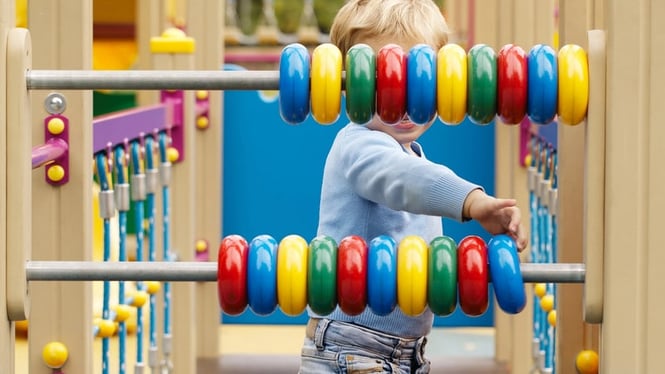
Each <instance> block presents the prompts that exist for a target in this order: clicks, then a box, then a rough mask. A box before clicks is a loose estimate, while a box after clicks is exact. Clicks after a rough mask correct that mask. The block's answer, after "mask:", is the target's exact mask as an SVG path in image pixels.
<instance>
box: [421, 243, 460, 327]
mask: <svg viewBox="0 0 665 374" xmlns="http://www.w3.org/2000/svg"><path fill="white" fill-rule="evenodd" d="M429 251H430V253H429V255H430V257H429V279H428V283H429V287H428V291H427V292H428V295H427V296H428V303H429V308H430V310H431V311H432V313H434V314H436V315H438V316H447V315H449V314H451V313H452V312H454V311H455V308H456V307H457V244H456V243H455V241H454V240H453V239H451V238H450V237H447V236H439V237H436V238H434V239H433V240H432V242H431V243H430V246H429Z"/></svg>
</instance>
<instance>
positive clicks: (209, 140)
mask: <svg viewBox="0 0 665 374" xmlns="http://www.w3.org/2000/svg"><path fill="white" fill-rule="evenodd" d="M187 5H188V9H187V22H186V24H187V31H188V32H189V35H190V36H191V37H193V38H194V40H196V43H197V46H198V48H197V49H196V51H195V56H196V58H195V64H196V65H195V66H196V69H198V70H217V69H221V68H222V67H221V66H222V62H223V48H224V41H223V39H222V36H223V31H224V17H223V6H224V5H223V2H220V1H216V0H206V1H204V2H203V4H202V3H200V2H196V3H195V2H192V1H189V2H187ZM207 95H208V103H209V111H208V114H207V117H208V127H207V128H205V129H199V130H198V131H196V134H195V137H196V140H195V142H196V146H195V147H194V149H195V151H196V168H197V169H196V196H199V198H198V199H197V200H196V238H197V240H203V241H205V242H206V243H207V244H208V249H207V251H208V255H209V260H210V261H217V247H218V243H219V241H220V239H221V235H222V185H223V183H222V175H223V174H222V165H223V162H222V144H223V143H222V136H223V123H222V95H223V93H222V92H220V91H210V92H208V93H207ZM201 197H204V198H201ZM196 302H197V304H196V306H197V308H198V309H197V316H196V326H197V333H196V337H197V345H196V346H197V357H217V356H219V328H213V326H215V327H219V325H220V323H221V322H220V320H221V318H220V316H221V312H220V308H219V303H218V301H217V286H216V285H215V284H214V283H200V284H197V285H196Z"/></svg>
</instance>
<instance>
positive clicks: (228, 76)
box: [26, 70, 279, 90]
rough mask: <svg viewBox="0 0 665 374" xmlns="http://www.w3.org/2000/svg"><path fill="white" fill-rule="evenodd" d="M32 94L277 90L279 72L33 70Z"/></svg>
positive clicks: (29, 73)
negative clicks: (112, 91) (52, 92)
mask: <svg viewBox="0 0 665 374" xmlns="http://www.w3.org/2000/svg"><path fill="white" fill-rule="evenodd" d="M26 84H27V87H28V89H29V90H176V89H178V90H277V89H279V71H251V70H244V71H223V70H207V71H206V70H191V71H190V70H169V71H157V70H131V71H127V70H30V71H27V72H26Z"/></svg>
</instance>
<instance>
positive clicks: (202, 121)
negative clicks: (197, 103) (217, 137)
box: [196, 116, 210, 130]
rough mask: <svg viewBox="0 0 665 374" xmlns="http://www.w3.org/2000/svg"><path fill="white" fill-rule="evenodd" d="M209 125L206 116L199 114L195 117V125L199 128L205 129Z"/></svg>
mask: <svg viewBox="0 0 665 374" xmlns="http://www.w3.org/2000/svg"><path fill="white" fill-rule="evenodd" d="M209 125H210V119H208V117H207V116H200V117H199V118H197V119H196V127H198V128H199V129H201V130H203V129H207V128H208V126H209Z"/></svg>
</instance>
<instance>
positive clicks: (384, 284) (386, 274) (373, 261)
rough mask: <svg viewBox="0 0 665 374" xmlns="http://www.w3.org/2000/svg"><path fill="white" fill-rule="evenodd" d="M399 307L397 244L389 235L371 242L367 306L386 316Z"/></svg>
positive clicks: (375, 312)
mask: <svg viewBox="0 0 665 374" xmlns="http://www.w3.org/2000/svg"><path fill="white" fill-rule="evenodd" d="M396 305H397V243H396V242H395V240H394V239H393V238H391V237H389V236H387V235H381V236H377V237H376V238H374V239H372V240H371V241H370V242H369V250H368V255H367V306H368V307H369V308H370V309H371V310H372V312H373V313H374V314H377V315H380V316H385V315H388V314H389V313H390V312H392V311H393V310H394V309H395V306H396Z"/></svg>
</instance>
